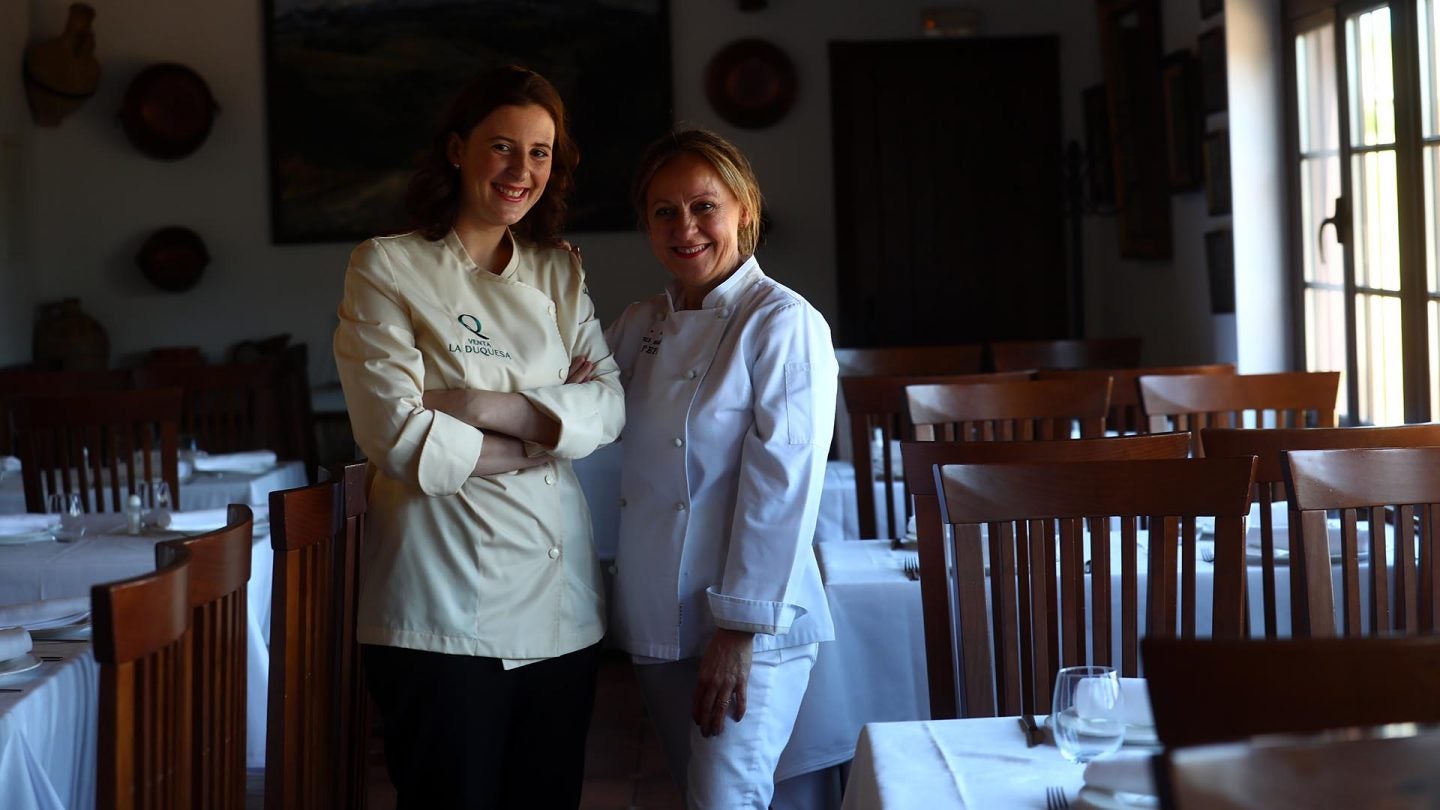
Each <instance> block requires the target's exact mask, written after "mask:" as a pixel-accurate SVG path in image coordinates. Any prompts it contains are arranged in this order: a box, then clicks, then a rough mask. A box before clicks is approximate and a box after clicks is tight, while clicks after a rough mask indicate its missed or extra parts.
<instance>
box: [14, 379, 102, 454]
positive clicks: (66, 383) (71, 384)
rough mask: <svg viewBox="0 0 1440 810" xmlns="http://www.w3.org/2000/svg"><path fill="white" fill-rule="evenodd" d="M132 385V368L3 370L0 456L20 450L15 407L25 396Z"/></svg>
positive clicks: (53, 394) (86, 391)
mask: <svg viewBox="0 0 1440 810" xmlns="http://www.w3.org/2000/svg"><path fill="white" fill-rule="evenodd" d="M129 387H130V372H129V371H124V370H118V369H115V370H106V371H33V370H30V369H9V370H6V371H0V456H13V455H16V454H17V452H18V451H17V450H16V442H15V407H16V405H17V404H18V403H19V402H20V399H21V397H54V396H65V395H70V394H91V393H94V392H96V391H123V390H125V389H126V388H129Z"/></svg>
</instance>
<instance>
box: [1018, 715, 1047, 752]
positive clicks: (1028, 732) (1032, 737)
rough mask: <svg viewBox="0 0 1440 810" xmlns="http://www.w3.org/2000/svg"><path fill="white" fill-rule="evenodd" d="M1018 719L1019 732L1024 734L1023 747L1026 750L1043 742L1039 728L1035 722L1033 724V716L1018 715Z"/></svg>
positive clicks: (1043, 738) (1042, 733)
mask: <svg viewBox="0 0 1440 810" xmlns="http://www.w3.org/2000/svg"><path fill="white" fill-rule="evenodd" d="M1019 719H1020V730H1021V731H1023V732H1025V747H1026V748H1034V747H1035V746H1037V745H1039V744H1040V743H1042V742H1044V740H1045V737H1044V732H1042V731H1041V730H1040V726H1039V725H1038V724H1036V722H1035V715H1033V714H1022V715H1020V718H1019Z"/></svg>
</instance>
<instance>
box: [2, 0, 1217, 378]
mask: <svg viewBox="0 0 1440 810" xmlns="http://www.w3.org/2000/svg"><path fill="white" fill-rule="evenodd" d="M6 1H7V0H0V2H6ZM8 2H17V0H8ZM18 2H20V3H21V4H22V5H23V4H24V3H26V2H28V3H29V9H30V18H31V19H30V23H29V31H30V36H31V37H33V38H38V37H42V36H53V35H54V33H56V32H58V31H59V30H60V28H61V26H62V24H63V22H64V18H65V13H66V8H67V6H68V2H69V0H18ZM670 5H671V18H672V45H673V49H674V57H673V66H674V88H675V106H676V114H677V117H678V118H680V119H681V120H687V121H692V122H695V123H700V124H704V125H707V126H711V127H714V128H715V129H717V130H719V131H720V132H722V133H723V134H725V135H727V136H731V137H734V138H735V139H736V140H737V141H738V142H739V143H740V144H741V145H742V146H743V147H744V148H745V149H746V150H747V152H748V153H749V154H750V156H751V158H752V160H753V161H754V163H755V166H756V169H757V171H758V173H759V174H760V179H761V182H762V185H763V186H764V188H765V191H766V195H767V198H768V200H769V203H770V205H771V207H772V208H773V210H774V215H775V217H776V219H777V221H779V222H780V223H782V228H780V229H779V230H778V231H777V232H776V233H775V234H774V236H773V238H772V240H771V241H770V242H769V243H768V244H767V245H766V246H765V248H764V249H763V250H762V260H763V261H764V263H765V266H766V268H767V270H768V271H770V272H771V273H772V274H773V275H775V276H777V277H779V278H780V279H782V280H783V281H785V282H786V283H788V284H790V285H791V286H793V287H795V288H796V289H797V290H799V291H800V292H801V293H803V294H805V295H806V296H807V297H809V298H810V299H811V300H812V301H813V302H814V303H815V304H816V305H817V306H818V307H819V308H820V309H821V310H822V311H823V312H825V313H826V314H827V315H829V316H831V317H833V316H834V313H835V312H836V310H837V302H838V295H837V291H836V289H835V280H834V266H835V244H834V233H833V232H834V227H833V222H834V211H833V205H832V203H831V195H832V188H833V184H832V178H831V152H830V144H831V140H830V129H829V118H830V115H829V110H830V95H829V92H830V91H829V87H828V84H827V79H828V61H827V51H826V47H827V43H828V42H829V41H830V40H836V39H850V40H868V39H903V38H908V37H912V36H915V35H916V34H917V32H918V30H919V26H918V21H919V14H920V9H922V8H924V7H927V6H931V5H934V2H933V0H829V1H828V2H827V0H775V2H772V3H771V6H770V8H769V9H767V10H765V11H762V12H758V13H747V12H741V11H739V10H737V8H736V5H735V4H734V3H732V2H719V0H671V4H670ZM965 5H968V6H970V7H973V8H976V9H978V10H979V11H980V13H981V20H982V30H983V32H984V33H985V34H986V35H990V36H1002V35H1024V34H1059V35H1060V37H1061V63H1062V68H1063V70H1062V76H1061V83H1062V85H1061V90H1062V98H1063V100H1064V105H1065V109H1064V121H1065V127H1066V132H1067V136H1066V137H1067V139H1069V138H1078V137H1079V135H1078V133H1080V132H1081V131H1082V125H1081V124H1082V122H1081V110H1080V104H1079V99H1080V91H1081V90H1082V89H1083V88H1084V87H1086V86H1088V85H1090V84H1094V83H1096V82H1099V81H1100V80H1101V69H1100V57H1099V44H1098V37H1097V33H1096V31H1097V28H1096V22H1095V10H1094V4H1093V3H1091V2H1087V1H1084V0H973V1H972V2H968V3H965ZM1163 5H1164V6H1165V13H1166V15H1167V23H1166V46H1167V50H1168V49H1170V48H1174V47H1180V46H1181V45H1182V44H1185V45H1193V42H1194V34H1195V30H1196V21H1195V19H1194V15H1195V14H1196V11H1195V9H1194V7H1195V3H1194V2H1190V0H1186V1H1185V2H1178V3H1177V2H1173V1H1172V0H1165V2H1164V3H1163ZM95 6H96V8H97V11H98V16H97V18H96V21H95V30H96V36H97V40H98V49H97V52H98V55H99V58H100V60H101V63H102V65H103V66H104V71H105V73H104V77H103V80H102V84H101V88H100V92H99V94H98V95H97V96H96V98H95V99H93V100H92V101H91V102H90V103H89V104H87V105H86V106H85V107H84V108H82V109H81V110H80V111H79V112H77V113H76V114H75V115H73V116H72V117H71V118H69V119H67V120H66V121H65V123H64V124H63V125H62V126H61V127H60V128H59V129H56V130H39V129H35V128H34V127H33V125H30V124H29V123H28V121H27V122H25V123H24V124H23V125H22V126H21V133H22V140H23V141H25V142H26V143H27V144H28V145H27V147H26V149H27V154H26V158H27V161H26V162H27V167H26V169H25V170H24V171H23V174H22V177H21V181H22V182H23V184H24V188H25V189H26V190H25V192H24V196H23V200H24V209H25V216H24V217H23V220H22V225H21V226H20V228H19V230H20V233H21V237H22V240H23V244H22V246H21V247H22V248H23V252H24V253H25V254H26V255H27V256H28V257H29V259H28V264H27V265H26V272H27V273H29V274H31V275H32V276H33V278H34V290H33V293H28V295H29V297H30V300H29V301H27V302H26V303H25V310H26V311H27V312H28V311H29V310H30V309H31V307H32V305H33V303H34V301H35V300H51V299H55V298H59V297H62V296H79V297H80V298H81V299H82V305H83V306H84V307H85V309H86V310H87V311H88V312H90V313H91V314H92V315H94V316H95V317H97V318H98V319H99V320H100V321H101V322H102V323H103V324H104V325H105V327H106V329H107V330H108V331H109V333H110V338H111V345H112V363H117V364H118V363H122V362H124V361H126V360H127V359H128V358H129V357H130V356H133V355H134V354H136V353H138V352H140V351H143V350H144V349H145V348H147V347H150V346H154V345H159V344H167V345H177V344H194V345H199V346H200V347H201V348H202V349H204V350H205V351H206V352H207V353H208V354H209V355H210V356H211V357H212V359H219V358H220V357H221V355H222V352H223V350H224V349H225V348H226V347H227V346H229V345H230V344H232V343H234V342H236V341H238V340H241V339H243V338H246V337H256V336H263V335H267V334H272V333H276V332H290V333H292V334H294V335H295V337H296V338H297V339H298V340H302V341H306V342H308V343H310V344H311V346H312V351H311V358H312V359H311V377H312V380H314V381H315V382H317V383H324V382H326V381H330V380H333V379H334V375H335V372H334V368H333V363H332V362H331V360H330V358H329V351H328V346H329V338H330V333H331V331H332V329H333V328H334V307H335V302H336V300H337V297H338V295H339V291H340V279H341V275H342V273H343V269H344V266H345V260H346V256H347V255H348V252H349V250H350V247H351V246H350V245H342V244H322V245H307V246H275V245H272V244H270V241H269V236H268V188H267V182H266V171H267V169H266V167H267V165H268V164H267V155H266V142H265V125H264V120H265V118H264V116H265V106H264V92H263V70H262V62H261V51H262V42H263V39H262V33H261V22H262V20H261V14H262V11H261V8H260V6H261V4H259V3H253V2H242V1H241V0H210V1H209V2H205V3H193V2H189V0H95ZM741 36H763V37H766V38H768V39H771V40H772V41H774V42H775V43H776V44H778V45H780V46H781V47H782V48H784V49H785V50H786V51H787V52H788V53H789V54H790V55H791V57H792V58H793V59H794V60H795V61H796V64H797V67H798V70H799V74H800V76H799V78H800V93H799V98H798V101H797V103H796V105H795V107H794V109H793V110H792V112H791V113H790V115H789V116H788V117H787V118H786V119H784V120H783V121H781V122H780V123H779V124H777V125H775V126H774V127H771V128H769V129H766V130H761V131H745V130H736V129H735V128H733V127H729V126H727V125H725V124H724V123H723V122H721V121H719V120H718V119H717V118H715V117H714V115H713V114H712V113H711V111H710V109H709V106H708V104H707V102H706V101H705V99H704V95H703V90H702V76H703V71H704V67H705V63H706V61H707V60H708V59H709V57H710V55H711V54H713V53H714V52H715V51H716V50H718V49H719V48H720V47H721V46H722V45H723V44H725V43H726V42H729V41H730V40H732V39H735V38H738V37H741ZM4 59H5V52H4V51H3V50H0V64H4V63H5V61H4ZM162 60H165V61H178V62H181V63H184V64H187V65H189V66H191V67H193V68H194V69H196V70H197V71H198V72H199V73H200V74H201V75H202V76H204V77H205V79H206V81H207V82H208V83H209V84H210V87H211V90H212V92H213V93H214V94H215V96H216V97H217V99H218V100H219V103H220V104H221V106H222V107H223V109H222V111H221V113H220V115H219V117H218V118H217V121H216V126H215V130H214V132H213V133H212V134H211V136H210V139H209V140H208V141H207V142H206V143H205V144H204V145H203V146H202V147H201V148H200V150H199V151H197V152H196V153H195V154H193V155H192V156H190V157H188V158H185V159H183V160H181V161H178V162H173V163H166V162H158V161H154V160H151V159H149V158H146V157H144V156H142V155H140V154H139V153H138V152H136V151H135V150H134V149H132V148H131V147H130V146H129V144H128V143H127V142H126V141H125V139H124V136H123V134H122V133H121V132H120V130H119V128H118V127H117V126H116V125H115V123H114V114H115V111H116V110H117V109H118V108H119V106H120V100H121V97H122V95H123V93H124V89H125V86H126V84H127V83H128V82H129V80H130V79H131V78H132V77H133V76H134V75H135V74H136V73H137V72H138V71H139V70H140V69H141V68H143V67H144V66H145V65H147V64H149V63H151V62H156V61H162ZM16 62H18V58H17V59H12V60H10V62H9V64H15V63H16ZM12 75H13V74H12ZM581 147H582V148H583V147H584V144H581ZM1174 204H1175V220H1176V228H1177V231H1176V239H1175V244H1176V256H1177V258H1176V260H1175V261H1174V262H1172V263H1165V262H1143V263H1141V262H1121V261H1119V260H1118V258H1117V255H1118V251H1117V249H1116V247H1115V234H1114V231H1115V223H1114V221H1113V220H1111V219H1094V218H1092V219H1089V220H1087V222H1086V224H1085V238H1086V260H1087V266H1088V271H1087V279H1086V308H1087V331H1088V332H1089V333H1090V334H1092V335H1126V334H1138V335H1140V336H1142V337H1143V338H1144V339H1145V340H1146V359H1147V360H1148V361H1150V362H1155V363H1162V362H1164V363H1169V362H1182V361H1183V362H1188V361H1203V360H1207V359H1210V355H1211V350H1210V346H1211V342H1212V337H1213V336H1212V334H1211V332H1212V323H1211V318H1210V316H1209V314H1208V304H1207V302H1208V293H1207V292H1206V287H1205V284H1206V281H1205V274H1204V262H1203V240H1202V239H1201V237H1200V236H1199V234H1200V233H1201V232H1202V231H1203V225H1202V224H1201V223H1200V220H1199V219H1197V217H1196V214H1195V212H1196V211H1197V210H1202V211H1203V200H1202V199H1200V195H1196V194H1190V195H1182V196H1178V197H1176V198H1174ZM1197 206H1198V208H1197ZM171 224H183V225H186V226H188V227H191V228H194V229H195V230H196V231H197V232H199V233H200V234H201V235H202V236H203V237H204V238H205V240H206V242H207V244H208V246H209V248H210V252H211V254H212V257H213V258H212V260H211V264H210V266H209V267H208V268H207V270H206V272H205V275H204V277H203V278H202V279H201V281H200V283H199V285H198V286H197V287H195V288H194V289H193V290H190V291H189V292H186V293H181V294H170V293H164V292H161V291H159V290H156V289H154V288H153V287H150V286H149V284H148V283H147V282H145V281H144V280H143V278H141V276H140V275H139V272H138V270H137V269H136V268H135V265H134V262H133V257H134V254H135V251H136V250H137V249H138V248H139V245H140V243H141V242H142V241H143V239H144V238H145V236H146V235H148V234H149V233H150V232H151V231H153V230H154V229H156V228H159V227H163V226H166V225H171ZM574 238H575V241H577V242H578V243H579V244H580V245H581V246H582V248H583V249H584V255H585V261H586V266H587V268H588V270H589V273H590V275H591V290H592V292H593V293H594V295H595V299H596V303H597V305H598V307H599V308H600V312H601V316H602V317H603V318H606V319H608V318H610V317H613V316H614V315H616V314H618V312H619V311H620V309H621V308H622V307H623V306H624V305H625V304H626V303H628V302H629V301H632V300H634V299H636V298H639V297H642V296H645V295H648V294H651V293H652V292H654V291H655V290H656V289H658V288H659V286H660V285H661V284H662V283H663V281H664V278H663V276H662V271H661V270H660V269H659V268H658V266H657V265H656V264H655V262H654V260H653V259H652V258H651V257H650V255H649V251H648V248H647V247H646V245H645V243H644V240H643V239H642V238H641V237H640V236H639V235H637V234H635V233H615V234H594V233H586V234H577V235H574ZM4 267H5V270H6V271H7V272H9V273H10V275H11V276H14V275H15V271H14V269H13V268H14V267H15V265H13V264H7V265H5V266H4ZM13 280H14V279H13V278H11V279H6V278H5V277H3V276H0V282H7V283H5V285H4V287H3V289H5V290H6V293H7V297H8V296H9V293H10V292H11V291H13V290H18V289H21V288H19V287H16V286H14V285H12V284H10V283H8V282H9V281H13ZM26 295H27V293H25V292H23V290H22V291H21V292H19V293H17V297H18V298H23V297H25V296H26ZM3 311H4V310H0V314H3ZM28 330H29V325H28V323H27V324H26V325H25V327H24V329H23V330H19V331H17V330H15V329H13V328H9V327H7V328H6V329H5V330H3V331H0V359H4V358H14V357H21V358H23V357H28V355H29V331H28ZM17 340H18V341H23V345H20V346H17V345H16V341H17Z"/></svg>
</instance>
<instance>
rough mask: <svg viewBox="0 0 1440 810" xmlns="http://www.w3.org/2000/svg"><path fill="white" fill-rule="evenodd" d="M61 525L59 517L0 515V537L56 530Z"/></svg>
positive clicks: (27, 514)
mask: <svg viewBox="0 0 1440 810" xmlns="http://www.w3.org/2000/svg"><path fill="white" fill-rule="evenodd" d="M59 525H60V516H59V515H35V514H29V513H26V514H20V515H0V535H7V534H29V533H31V532H39V531H45V530H47V529H54V528H55V527H57V526H59Z"/></svg>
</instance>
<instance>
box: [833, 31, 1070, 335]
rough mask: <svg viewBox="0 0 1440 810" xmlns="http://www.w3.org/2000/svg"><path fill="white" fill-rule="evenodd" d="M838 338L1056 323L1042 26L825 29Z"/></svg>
mask: <svg viewBox="0 0 1440 810" xmlns="http://www.w3.org/2000/svg"><path fill="white" fill-rule="evenodd" d="M830 88H831V104H832V109H833V132H834V148H835V196H836V240H837V244H836V248H837V264H838V268H837V271H838V279H837V281H838V286H839V293H840V316H841V317H840V329H839V337H840V342H841V345H846V346H885V345H897V346H898V345H922V344H952V343H965V342H972V341H981V340H992V339H1018V338H1050V337H1064V336H1067V335H1068V333H1069V328H1070V324H1069V320H1068V318H1069V316H1068V311H1069V310H1068V306H1067V288H1066V284H1067V273H1066V267H1065V250H1064V230H1063V221H1062V211H1061V190H1062V186H1063V182H1062V177H1061V146H1060V143H1061V126H1060V57H1059V41H1058V39H1057V38H1055V37H1021V38H1003V39H964V40H939V41H908V42H833V43H831V44H830Z"/></svg>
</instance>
